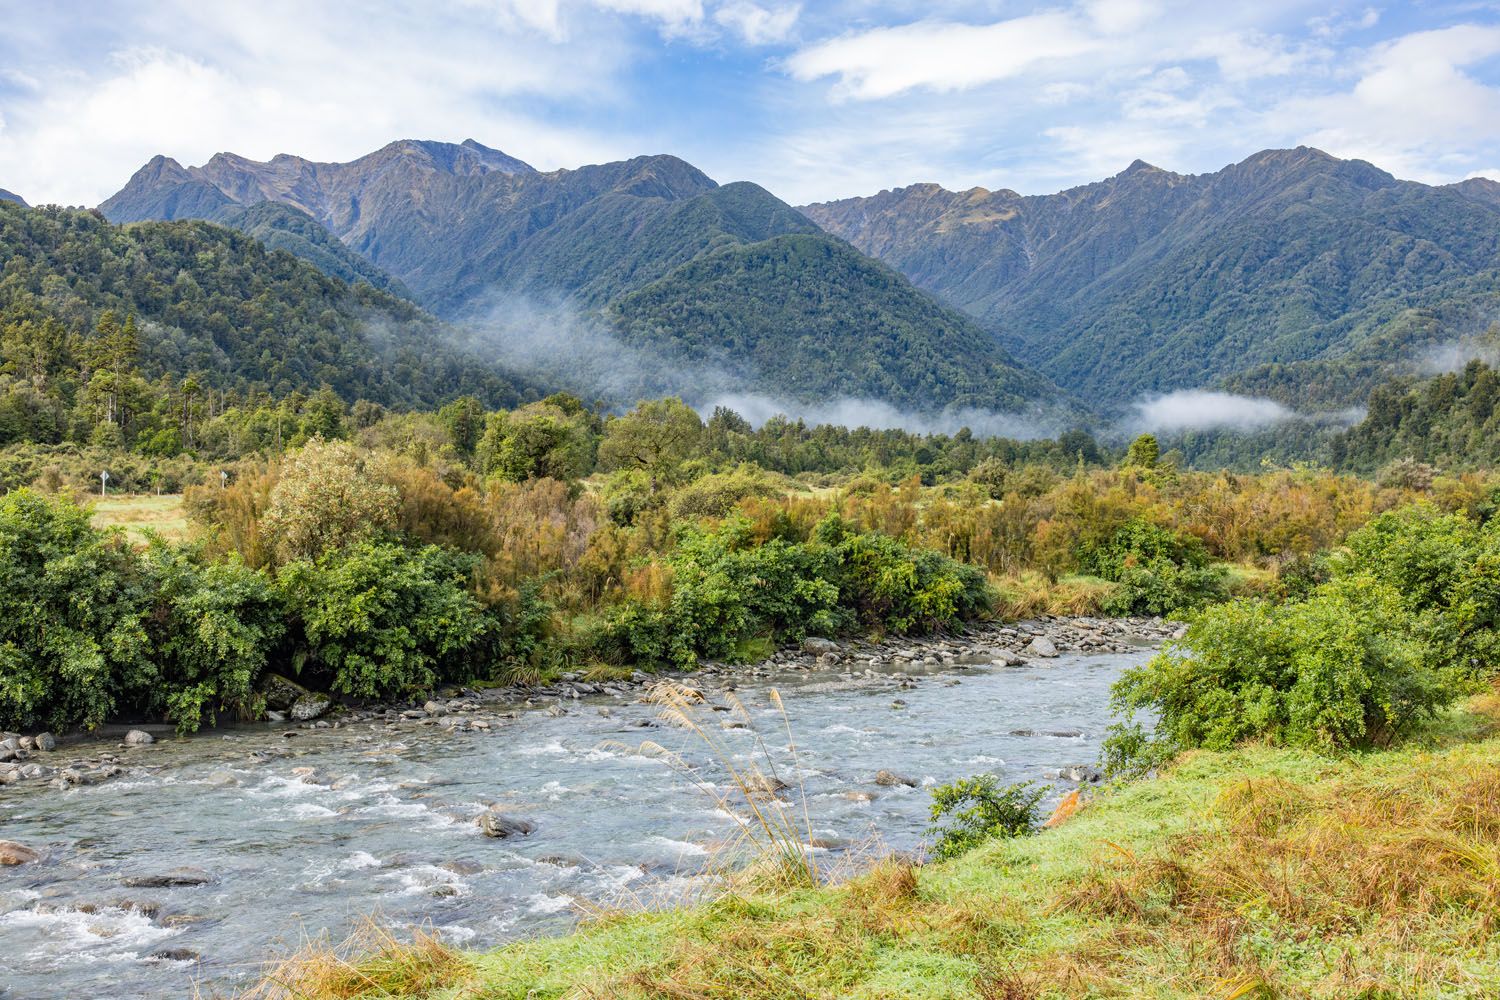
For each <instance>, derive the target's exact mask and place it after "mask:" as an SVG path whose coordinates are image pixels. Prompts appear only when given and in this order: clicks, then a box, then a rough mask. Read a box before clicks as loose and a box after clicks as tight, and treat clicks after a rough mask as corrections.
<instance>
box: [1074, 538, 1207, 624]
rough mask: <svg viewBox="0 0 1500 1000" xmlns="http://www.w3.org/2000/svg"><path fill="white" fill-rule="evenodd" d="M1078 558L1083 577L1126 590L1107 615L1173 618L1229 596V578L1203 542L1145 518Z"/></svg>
mask: <svg viewBox="0 0 1500 1000" xmlns="http://www.w3.org/2000/svg"><path fill="white" fill-rule="evenodd" d="M1076 555H1077V560H1078V567H1079V569H1080V571H1081V572H1083V573H1086V574H1089V575H1091V576H1097V577H1099V578H1101V579H1104V580H1108V581H1110V582H1111V583H1118V584H1119V585H1120V586H1119V587H1118V588H1116V589H1115V590H1114V591H1113V592H1112V593H1111V594H1110V596H1109V597H1108V598H1107V599H1106V600H1105V602H1104V604H1103V610H1104V612H1105V613H1106V614H1113V615H1128V614H1149V615H1165V614H1173V613H1177V612H1181V611H1187V610H1190V609H1193V608H1200V607H1203V606H1205V605H1208V604H1214V603H1217V602H1219V601H1222V600H1224V599H1225V598H1227V597H1228V596H1229V579H1228V575H1227V574H1226V573H1225V571H1224V569H1223V567H1221V566H1216V565H1213V564H1212V562H1211V561H1210V559H1209V556H1208V551H1207V550H1206V549H1205V548H1204V547H1203V543H1202V542H1200V541H1199V540H1198V539H1196V538H1194V537H1193V536H1191V535H1183V534H1179V533H1177V532H1175V531H1170V530H1168V529H1166V528H1163V527H1160V526H1159V525H1155V524H1152V523H1151V522H1149V521H1145V520H1141V519H1140V518H1133V519H1131V520H1130V521H1128V522H1126V523H1125V524H1123V525H1121V526H1120V527H1119V528H1118V529H1116V531H1115V532H1114V533H1113V534H1112V535H1110V536H1109V537H1108V538H1107V539H1105V540H1104V541H1102V542H1095V543H1090V544H1087V545H1084V546H1082V547H1081V548H1080V549H1079V551H1078V552H1077V554H1076Z"/></svg>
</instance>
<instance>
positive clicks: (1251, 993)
mask: <svg viewBox="0 0 1500 1000" xmlns="http://www.w3.org/2000/svg"><path fill="white" fill-rule="evenodd" d="M1497 717H1500V697H1495V696H1491V697H1489V698H1486V699H1481V700H1479V701H1477V702H1475V703H1474V704H1473V705H1471V707H1470V708H1469V709H1468V710H1466V711H1464V712H1462V713H1458V714H1456V715H1455V716H1452V717H1450V718H1449V719H1448V720H1447V721H1446V723H1445V729H1444V731H1443V733H1442V734H1440V735H1436V736H1430V737H1429V738H1428V740H1427V742H1426V745H1424V746H1412V747H1409V748H1406V749H1401V750H1395V751H1388V752H1383V753H1375V754H1368V755H1362V756H1354V757H1339V758H1333V757H1324V756H1318V755H1315V754H1311V753H1307V752H1299V751H1291V750H1277V749H1269V748H1264V747H1250V748H1245V749H1241V750H1236V751H1233V752H1229V753H1196V754H1189V755H1186V756H1185V757H1184V758H1183V759H1182V760H1180V761H1179V762H1178V763H1177V764H1176V765H1175V766H1174V767H1173V768H1172V769H1171V771H1170V772H1169V773H1167V774H1166V775H1164V776H1162V777H1160V778H1157V779H1155V780H1150V781H1143V782H1138V783H1135V784H1132V785H1129V786H1126V787H1124V788H1121V789H1118V790H1116V791H1113V792H1109V793H1106V794H1104V795H1102V796H1101V797H1100V798H1099V800H1098V801H1097V802H1095V803H1093V804H1092V805H1090V806H1088V807H1087V808H1085V809H1084V810H1083V811H1081V812H1080V813H1079V814H1077V815H1076V817H1074V818H1073V819H1071V820H1069V821H1068V822H1066V823H1064V824H1063V825H1061V826H1060V827H1058V828H1056V829H1053V830H1049V831H1046V832H1044V833H1042V834H1041V835H1039V836H1036V837H1032V838H1025V839H1021V840H1012V841H1003V842H996V843H993V844H992V845H990V846H988V847H985V848H982V849H980V850H977V851H975V852H973V853H971V854H969V855H967V856H965V857H963V858H961V859H958V860H957V861H954V862H949V863H945V864H934V865H928V866H921V867H916V866H913V865H911V864H910V863H908V862H906V861H903V860H900V859H889V860H886V861H883V862H881V863H879V864H877V865H875V866H874V867H873V868H872V869H871V870H870V871H868V873H866V874H864V875H862V876H860V877H858V878H856V879H853V880H851V881H849V882H847V883H845V884H843V885H840V886H837V887H832V888H801V889H786V888H777V887H775V886H774V885H768V884H764V883H760V884H758V883H757V882H756V881H755V880H754V879H745V880H743V881H742V882H741V883H740V884H739V885H738V886H737V887H736V888H734V889H732V890H730V891H727V892H725V893H724V894H722V895H720V896H718V897H716V898H714V899H713V900H712V901H711V902H708V903H705V904H704V905H701V906H698V907H696V908H692V909H687V910H681V911H669V912H661V913H646V914H638V915H611V916H606V917H603V918H600V919H597V920H594V921H592V922H590V923H589V924H587V925H586V926H585V927H584V928H583V929H582V930H581V931H579V932H578V933H576V934H574V935H572V936H570V937H565V938H560V939H547V940H536V941H530V942H525V943H521V944H517V945H513V946H510V947H506V948H502V949H500V950H498V951H495V952H492V953H489V954H484V955H465V954H461V953H455V952H451V951H449V950H447V949H445V948H443V947H442V946H441V945H438V944H436V943H435V942H432V941H425V942H418V943H417V944H416V945H398V944H396V943H394V942H391V941H387V942H385V943H384V944H383V945H379V946H378V947H377V948H376V950H375V951H374V952H373V953H372V954H367V955H365V956H364V957H362V958H359V959H356V960H354V961H353V962H352V963H346V962H343V961H340V960H338V959H336V958H334V957H332V956H330V955H326V954H325V955H317V954H314V955H309V956H304V957H302V958H300V959H298V960H295V961H293V962H290V963H288V964H287V965H285V966H284V967H282V968H280V969H278V970H276V972H275V973H274V974H273V975H272V976H271V977H270V979H269V980H268V981H267V983H265V984H264V985H263V986H262V993H263V995H266V996H288V997H293V996H294V997H308V998H325V997H388V996H411V997H416V996H422V997H433V998H436V997H443V998H459V997H463V998H491V1000H500V998H505V1000H511V998H514V1000H523V998H525V1000H541V998H572V1000H581V998H604V997H622V998H639V1000H648V998H649V1000H668V998H672V1000H676V998H693V1000H697V998H704V1000H707V998H717V997H724V998H730V997H743V998H764V1000H771V998H777V1000H784V998H797V997H805V998H830V1000H832V998H866V1000H875V998H891V1000H895V998H934V1000H935V998H980V1000H996V998H1012V1000H1020V998H1030V997H1038V998H1040V997H1052V996H1069V997H1074V996H1131V997H1161V998H1167V997H1225V998H1229V997H1282V996H1313V997H1364V998H1368V1000H1375V998H1384V997H1482V996H1493V995H1494V994H1493V989H1494V984H1495V983H1497V982H1500V935H1496V934H1495V929H1496V927H1495V925H1496V917H1497V915H1500V738H1496V735H1495V734H1496V731H1497V728H1500V725H1497Z"/></svg>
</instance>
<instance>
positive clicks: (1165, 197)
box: [801, 146, 1500, 405]
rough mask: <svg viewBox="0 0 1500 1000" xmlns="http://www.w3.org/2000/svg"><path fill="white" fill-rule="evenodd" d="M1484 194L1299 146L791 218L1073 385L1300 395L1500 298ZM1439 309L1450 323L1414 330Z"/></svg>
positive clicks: (902, 195) (883, 199)
mask: <svg viewBox="0 0 1500 1000" xmlns="http://www.w3.org/2000/svg"><path fill="white" fill-rule="evenodd" d="M1491 185H1493V182H1488V183H1473V182H1462V184H1461V185H1449V186H1443V187H1429V186H1426V185H1421V184H1417V183H1416V182H1410V181H1400V180H1397V179H1396V178H1395V177H1393V176H1392V175H1390V174H1389V173H1387V172H1385V171H1383V170H1380V169H1379V168H1378V167H1375V166H1373V165H1372V164H1369V163H1366V162H1364V161H1360V160H1341V159H1338V158H1337V157H1333V156H1330V155H1329V154H1327V153H1325V152H1323V151H1322V150H1317V149H1313V148H1310V147H1305V146H1304V147H1297V148H1294V149H1286V150H1262V151H1260V152H1258V153H1255V154H1253V155H1251V156H1249V157H1247V158H1246V159H1245V160H1243V161H1241V162H1239V163H1237V164H1231V165H1229V166H1227V167H1225V168H1224V169H1222V170H1219V171H1215V172H1213V173H1210V174H1176V173H1173V172H1171V171H1167V170H1163V169H1161V168H1158V167H1154V166H1152V165H1150V164H1147V163H1145V162H1144V161H1140V160H1137V161H1135V162H1134V163H1132V164H1131V166H1130V167H1128V168H1126V170H1124V171H1121V172H1120V173H1119V174H1116V175H1114V176H1113V177H1110V178H1106V179H1104V180H1102V181H1096V182H1093V183H1091V184H1085V185H1079V186H1077V187H1074V188H1069V189H1067V190H1065V191H1061V192H1057V193H1056V194H1052V195H1019V194H1016V193H1015V192H1013V191H1006V190H1001V191H996V192H989V191H986V190H985V189H982V188H974V189H970V190H968V191H964V192H953V191H948V190H947V189H945V188H942V187H940V186H937V185H911V186H908V187H906V188H900V189H895V190H887V191H882V192H881V193H879V194H877V195H872V196H868V197H865V198H853V199H841V200H839V201H834V202H825V203H820V204H815V205H807V206H802V208H801V210H802V211H803V212H804V213H805V214H807V215H808V216H809V218H811V219H813V221H815V222H817V223H818V224H819V225H820V226H821V227H823V228H824V229H826V230H828V231H830V232H832V233H834V234H836V235H840V236H842V237H844V238H845V239H847V240H849V241H850V242H851V243H853V244H854V245H855V246H856V247H858V248H859V249H861V250H864V251H865V252H867V253H870V254H872V255H873V256H876V257H879V258H881V259H882V260H885V261H886V262H887V263H889V264H891V265H892V266H894V267H896V268H897V269H899V270H901V271H902V272H903V273H904V274H906V275H907V276H908V277H910V278H911V279H912V280H913V281H914V282H916V283H917V284H918V285H919V286H921V287H923V288H925V289H927V290H928V291H931V292H933V293H934V294H937V295H938V296H939V297H941V298H943V299H944V300H945V301H947V302H948V303H950V304H952V305H956V306H958V307H959V308H962V309H963V310H964V311H966V312H968V313H969V314H970V315H971V316H974V317H975V318H976V319H978V320H979V321H980V322H982V323H984V324H986V325H987V326H988V327H990V328H991V329H993V330H996V331H997V335H998V336H1000V338H1001V340H1002V342H1004V343H1005V344H1006V345H1007V347H1009V348H1010V349H1011V350H1012V352H1013V353H1014V354H1015V355H1016V356H1017V357H1018V358H1019V359H1020V360H1021V361H1022V362H1023V363H1030V364H1032V365H1033V366H1034V367H1037V368H1039V369H1040V370H1041V371H1042V372H1043V373H1044V374H1047V375H1049V376H1051V377H1052V378H1054V379H1055V380H1056V381H1058V382H1059V383H1060V384H1061V385H1063V386H1064V387H1065V388H1069V389H1072V390H1074V391H1077V392H1080V393H1083V394H1085V395H1089V396H1094V395H1101V394H1103V395H1114V396H1120V395H1124V396H1134V395H1139V394H1141V393H1145V392H1162V391H1170V390H1172V389H1177V388H1190V387H1195V386H1200V385H1205V384H1215V383H1220V382H1225V381H1227V380H1230V379H1233V378H1239V377H1243V376H1246V375H1247V374H1249V373H1251V372H1254V371H1256V370H1260V387H1261V389H1262V390H1264V391H1271V392H1273V394H1277V395H1280V396H1282V397H1283V398H1288V399H1293V398H1300V395H1301V393H1302V391H1303V390H1304V389H1305V388H1306V387H1307V386H1308V385H1309V384H1312V383H1313V382H1315V381H1317V380H1315V379H1313V378H1312V376H1311V375H1309V377H1308V378H1307V379H1300V376H1298V374H1297V373H1298V372H1301V371H1303V368H1299V367H1296V366H1304V367H1307V366H1311V367H1310V368H1308V371H1312V370H1313V369H1317V368H1318V366H1320V365H1323V366H1326V365H1328V364H1334V365H1337V364H1341V363H1343V362H1344V360H1345V359H1347V360H1348V361H1349V363H1351V364H1354V363H1362V362H1370V363H1371V364H1370V365H1369V369H1370V373H1371V374H1370V376H1369V377H1370V378H1373V377H1375V375H1376V374H1377V373H1378V372H1379V370H1380V368H1381V365H1386V364H1391V363H1397V362H1399V360H1400V355H1401V352H1402V351H1406V350H1415V349H1418V348H1419V347H1420V346H1421V344H1422V343H1425V342H1427V341H1430V340H1432V339H1433V338H1435V337H1441V336H1444V335H1448V334H1450V333H1455V332H1456V331H1460V330H1461V329H1463V328H1464V327H1465V325H1466V324H1467V323H1469V322H1471V321H1472V320H1474V319H1477V318H1478V317H1479V316H1480V315H1482V314H1483V313H1484V311H1485V310H1486V309H1487V308H1490V307H1492V306H1494V305H1496V304H1500V297H1496V296H1494V295H1492V294H1490V293H1489V292H1488V291H1487V290H1486V288H1487V286H1488V285H1489V284H1491V279H1492V278H1493V277H1494V276H1495V269H1496V264H1497V250H1500V185H1493V188H1492V187H1491ZM1438 309H1443V310H1446V311H1447V312H1448V313H1450V314H1451V315H1450V316H1449V317H1448V318H1446V319H1444V320H1443V321H1442V322H1440V323H1438V324H1436V325H1433V324H1428V325H1427V326H1426V327H1425V328H1423V329H1422V330H1421V331H1420V332H1418V328H1419V327H1422V324H1420V323H1418V322H1417V319H1418V314H1419V313H1420V312H1421V311H1422V310H1429V311H1430V310H1438ZM1403 330H1404V331H1405V333H1402V332H1401V331H1403ZM1120 359H1126V360H1125V361H1124V362H1123V363H1122V362H1121V360H1120ZM1268 366H1280V367H1279V368H1278V369H1277V371H1279V372H1281V373H1282V376H1283V378H1282V384H1279V385H1278V384H1270V383H1268V382H1267V380H1266V378H1265V377H1264V376H1265V374H1266V370H1267V369H1268ZM1288 373H1290V374H1288ZM1357 381H1358V384H1357V385H1356V384H1352V383H1351V384H1350V385H1347V386H1344V387H1343V388H1341V389H1340V390H1339V392H1337V393H1334V394H1333V395H1332V396H1330V397H1329V398H1327V399H1325V400H1320V402H1325V403H1327V404H1328V405H1337V404H1340V403H1342V402H1345V401H1347V399H1348V398H1350V397H1351V395H1358V394H1359V393H1360V392H1362V391H1363V390H1365V389H1368V388H1369V384H1368V383H1369V378H1364V379H1362V380H1357Z"/></svg>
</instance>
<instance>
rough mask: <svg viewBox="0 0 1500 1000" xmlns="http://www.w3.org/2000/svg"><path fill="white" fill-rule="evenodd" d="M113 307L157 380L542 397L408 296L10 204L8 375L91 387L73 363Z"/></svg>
mask: <svg viewBox="0 0 1500 1000" xmlns="http://www.w3.org/2000/svg"><path fill="white" fill-rule="evenodd" d="M110 310H112V311H114V312H115V313H116V314H117V315H118V318H119V319H120V320H121V321H123V320H124V319H125V318H126V317H133V318H134V319H135V321H136V325H137V329H138V333H137V337H138V344H136V345H135V347H134V350H133V352H132V358H131V366H132V368H138V369H139V371H140V372H141V374H142V375H144V376H145V377H147V378H156V377H159V376H162V375H170V376H173V377H174V378H181V377H183V376H187V375H194V376H196V377H197V378H198V379H200V380H201V381H203V382H206V383H207V384H208V385H209V386H214V387H218V388H224V389H236V390H241V391H253V390H263V391H267V392H270V393H272V394H275V395H278V396H280V395H285V394H286V393H289V392H294V391H301V392H313V391H316V390H317V389H318V388H319V387H320V386H322V385H325V384H326V385H329V386H331V387H332V388H333V389H334V390H335V391H336V392H338V393H339V395H340V396H342V397H343V398H344V399H345V400H346V401H353V400H356V399H361V398H363V399H369V400H371V401H374V402H379V403H383V404H386V405H395V406H404V405H413V406H417V405H420V406H430V405H433V404H435V403H439V402H442V401H444V400H446V399H448V398H451V397H453V396H455V395H458V394H461V393H466V392H472V393H474V394H476V395H479V396H481V397H482V398H484V399H487V400H490V401H492V403H493V404H494V405H505V404H511V403H515V402H517V401H519V400H521V399H523V398H525V397H528V396H532V395H535V393H534V392H533V391H532V390H531V389H530V388H529V387H528V386H527V384H526V383H525V382H524V381H523V380H520V379H517V378H512V377H510V376H508V375H505V374H503V373H497V372H496V371H494V370H491V369H488V368H486V367H485V366H484V365H481V364H478V363H476V362H475V360H474V359H473V358H471V357H468V356H466V355H464V354H462V353H461V352H459V351H458V350H456V349H454V348H452V347H451V346H449V342H448V341H449V337H450V336H451V333H450V331H448V330H447V329H446V328H445V327H444V326H443V324H442V323H440V322H439V321H437V320H435V319H433V318H432V317H431V316H429V315H428V314H426V313H424V312H423V311H422V310H421V309H420V308H418V307H417V306H415V305H413V304H411V303H410V302H406V301H403V300H401V299H398V298H395V297H394V296H392V295H390V294H387V293H385V292H382V291H380V290H378V289H376V288H373V287H371V286H370V285H368V284H365V283H356V284H353V285H351V284H348V283H346V282H344V281H341V280H339V279H337V278H332V277H329V276H328V275H326V274H324V273H322V272H321V271H319V270H318V269H317V268H315V267H313V266H312V265H310V264H308V263H306V262H305V261H302V260H299V259H298V258H296V257H293V256H291V255H290V254H286V253H281V252H277V251H274V250H269V249H267V247H266V246H265V245H264V244H262V243H261V242H260V241H258V240H256V239H253V238H251V237H249V236H246V235H244V234H242V233H239V232H236V231H234V230H231V229H226V228H224V227H221V226H217V225H213V224H210V223H206V222H170V223H158V222H153V223H141V224H136V225H129V226H116V225H113V224H111V223H109V222H107V221H106V220H105V219H104V218H103V217H102V216H100V215H99V214H98V213H95V212H83V211H74V210H69V209H60V208H42V209H27V208H23V207H21V206H19V205H14V204H10V203H3V204H0V335H3V341H4V346H3V350H0V353H3V363H4V371H5V373H8V374H9V375H10V376H11V377H13V378H15V379H17V380H19V381H24V382H27V383H29V384H32V385H36V386H43V387H55V388H57V389H58V391H63V389H64V387H65V386H66V384H68V383H69V382H70V381H74V380H77V379H79V378H87V377H88V374H89V370H91V369H92V368H94V367H97V366H91V365H89V364H87V363H84V364H82V365H81V366H80V365H79V362H80V358H79V357H78V356H77V355H80V354H86V353H88V351H89V343H90V341H91V340H92V339H93V338H94V336H95V331H96V327H97V325H98V323H99V320H100V317H101V315H102V314H103V313H104V312H106V311H110ZM49 331H50V332H49ZM59 380H61V381H59Z"/></svg>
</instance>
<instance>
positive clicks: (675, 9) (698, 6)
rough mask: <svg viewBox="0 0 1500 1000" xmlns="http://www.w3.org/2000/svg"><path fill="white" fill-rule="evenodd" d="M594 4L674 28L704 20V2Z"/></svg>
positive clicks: (601, 0) (603, 0)
mask: <svg viewBox="0 0 1500 1000" xmlns="http://www.w3.org/2000/svg"><path fill="white" fill-rule="evenodd" d="M593 3H594V4H595V5H597V6H598V7H600V8H602V9H604V10H612V11H616V12H618V13H621V14H637V15H640V16H642V17H649V18H653V19H655V20H657V21H660V22H661V23H662V24H664V25H666V26H668V27H672V28H680V27H682V26H684V25H688V24H696V23H698V22H699V21H702V20H703V3H702V0H593Z"/></svg>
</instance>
